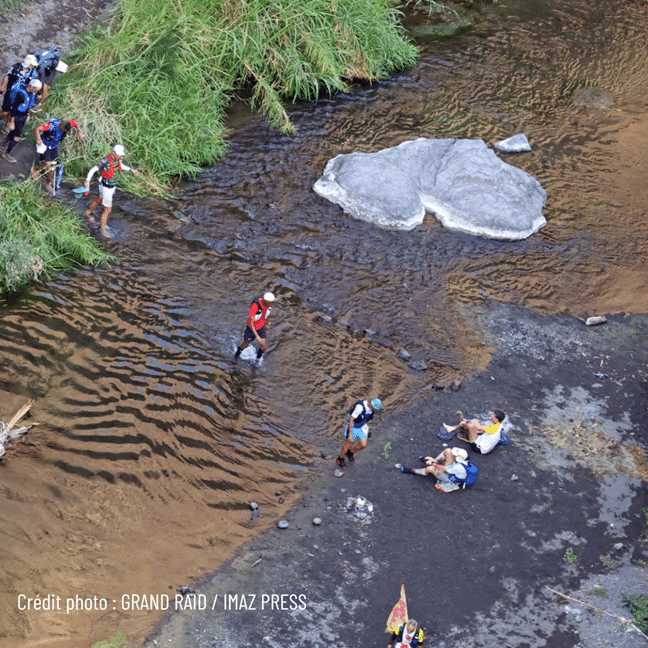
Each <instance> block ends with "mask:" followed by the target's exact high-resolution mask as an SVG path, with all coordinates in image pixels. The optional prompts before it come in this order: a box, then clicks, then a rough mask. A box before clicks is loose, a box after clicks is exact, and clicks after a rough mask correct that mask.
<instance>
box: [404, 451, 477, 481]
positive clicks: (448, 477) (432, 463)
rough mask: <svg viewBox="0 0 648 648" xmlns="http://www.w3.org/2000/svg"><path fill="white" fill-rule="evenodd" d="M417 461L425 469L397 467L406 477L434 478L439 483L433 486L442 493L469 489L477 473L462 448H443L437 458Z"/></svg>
mask: <svg viewBox="0 0 648 648" xmlns="http://www.w3.org/2000/svg"><path fill="white" fill-rule="evenodd" d="M419 460H420V461H422V462H423V463H424V464H425V468H416V469H414V468H406V467H405V466H400V465H398V464H397V467H398V468H400V471H401V472H404V473H405V474H407V475H421V476H423V477H427V476H429V475H432V476H433V477H436V479H437V482H439V483H437V484H435V485H436V487H437V488H439V490H443V491H449V490H458V489H459V488H470V487H471V486H472V485H473V484H474V483H475V479H476V478H477V473H478V472H479V471H478V470H477V466H475V464H473V463H472V461H470V459H468V453H467V452H466V451H465V450H464V449H463V448H445V450H444V451H443V452H442V453H441V454H439V455H438V456H437V457H419ZM441 484H443V485H441ZM452 486H455V488H451V487H452Z"/></svg>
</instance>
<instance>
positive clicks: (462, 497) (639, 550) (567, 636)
mask: <svg viewBox="0 0 648 648" xmlns="http://www.w3.org/2000/svg"><path fill="white" fill-rule="evenodd" d="M479 317H480V321H481V323H482V326H483V330H484V332H485V339H484V341H485V343H487V344H492V345H493V346H495V347H496V352H495V354H494V357H493V360H492V362H491V363H490V365H489V366H488V368H487V369H486V371H484V372H482V373H480V374H478V375H476V376H474V377H473V378H471V379H469V380H467V381H466V382H465V383H464V384H463V385H462V387H461V388H460V389H459V390H458V391H453V390H452V389H449V390H444V391H436V392H432V393H431V394H430V396H429V398H428V399H427V400H426V401H425V402H424V403H423V404H421V405H420V406H419V407H417V408H416V409H415V410H413V411H411V412H408V413H406V414H401V415H397V416H389V415H386V416H383V417H381V419H380V422H379V424H378V425H376V426H374V435H373V438H372V441H371V442H370V447H369V448H368V450H367V451H366V452H364V453H363V454H361V455H360V456H359V457H358V460H357V462H356V465H355V466H354V467H352V468H349V469H347V470H346V471H345V473H344V476H343V477H342V478H335V477H334V468H335V467H334V464H333V460H324V459H323V461H322V465H321V468H320V475H319V477H318V478H317V479H316V480H315V481H314V482H313V483H311V484H310V486H308V487H307V488H306V489H305V491H304V494H303V498H302V500H301V502H300V503H299V504H298V505H297V506H296V507H294V508H293V509H292V511H291V512H290V514H289V515H288V516H287V517H286V520H287V521H288V522H289V525H290V526H289V527H288V529H285V530H279V529H276V530H275V531H273V532H270V533H269V534H267V535H266V536H264V537H263V538H260V539H257V540H253V541H251V542H250V543H249V544H248V545H247V546H246V547H245V548H244V550H242V551H241V552H239V554H238V555H237V556H236V558H235V559H233V560H232V561H230V562H229V563H228V564H227V565H226V566H225V567H224V568H223V569H221V570H219V571H217V572H216V573H215V574H213V575H211V576H209V577H207V578H204V579H202V580H201V581H199V582H198V583H197V584H196V585H195V589H196V592H197V593H198V594H201V595H203V596H204V597H205V598H204V599H200V598H197V597H195V603H191V602H187V603H184V604H182V605H180V608H182V607H183V605H184V606H186V607H187V608H190V607H192V606H200V604H201V602H204V605H206V607H207V609H205V610H199V609H198V610H192V609H178V610H177V611H172V612H171V613H170V614H169V615H168V616H167V618H166V619H165V620H164V621H163V622H162V623H161V624H160V625H159V626H158V628H157V630H156V632H155V633H154V634H153V635H152V636H151V637H150V638H149V641H148V642H146V643H145V646H147V648H152V647H153V646H179V645H182V646H184V647H186V648H194V647H196V648H197V647H200V648H211V647H216V646H219V647H221V646H222V647H225V646H227V647H237V648H239V647H242V646H272V647H273V648H281V647H283V646H285V645H286V643H285V640H286V638H287V637H290V642H289V643H290V645H291V646H296V647H300V648H301V647H303V648H320V647H322V648H323V647H324V646H331V645H334V646H339V647H343V646H344V647H349V648H351V647H352V646H357V645H360V644H362V645H370V646H381V645H386V644H387V636H386V635H384V634H383V633H384V628H385V622H386V620H387V618H388V615H389V612H390V611H391V608H392V606H393V605H394V604H395V603H396V602H397V600H398V597H399V592H400V585H401V584H404V585H405V587H406V591H407V599H408V605H409V612H410V615H411V616H413V617H415V618H417V619H418V620H419V621H420V623H422V625H423V626H424V627H425V629H426V632H427V634H428V635H429V637H430V640H429V641H430V645H434V646H437V647H439V648H444V647H447V648H450V647H455V646H465V645H473V646H482V647H484V648H495V647H498V648H500V647H502V646H507V647H511V648H513V647H516V648H521V647H523V646H524V647H525V648H541V647H543V646H551V647H552V648H574V647H576V646H589V647H591V646H604V645H611V646H615V648H639V647H640V646H644V645H645V639H644V638H643V637H641V636H640V635H638V634H636V633H632V632H630V633H626V632H624V630H623V627H622V624H621V623H620V621H619V620H618V619H616V618H614V616H609V615H616V616H622V617H629V616H630V615H629V613H628V611H627V609H625V608H623V607H622V605H621V599H622V596H623V595H624V594H635V595H638V594H645V593H646V585H645V577H646V570H645V561H646V559H648V551H647V545H646V541H647V539H648V528H647V526H646V519H645V515H644V509H645V507H646V506H647V504H648V499H647V498H646V490H645V488H646V483H645V482H642V481H641V480H639V479H638V478H637V476H636V475H637V472H636V466H637V464H632V462H630V464H629V468H627V469H626V468H625V467H624V466H623V461H624V460H623V459H622V456H623V455H624V452H625V450H626V449H628V448H630V447H631V446H633V445H634V444H639V445H640V446H641V447H644V448H645V446H646V434H645V432H644V430H645V426H646V419H647V410H646V388H647V385H648V383H647V381H646V374H647V370H646V367H647V366H648V351H647V350H646V345H645V341H646V339H647V337H648V318H646V317H645V316H630V317H626V318H622V317H614V318H611V320H610V321H609V322H608V324H607V325H605V326H599V327H586V326H584V324H583V322H582V321H580V320H577V319H575V318H571V317H567V316H557V317H543V316H538V315H533V314H530V313H528V312H526V311H524V310H522V309H518V308H516V307H511V306H483V307H482V308H480V313H479ZM596 374H599V376H598V377H597V375H596ZM605 376H607V377H605ZM496 407H497V408H501V409H503V410H505V412H506V413H507V414H508V420H507V433H508V435H509V438H510V440H511V443H510V444H509V445H507V446H502V445H500V446H498V447H497V448H496V450H495V451H494V452H493V453H492V454H490V455H487V456H481V457H480V456H475V455H474V453H471V458H472V459H473V460H474V462H475V464H476V465H477V466H478V468H479V470H480V472H479V476H478V480H477V482H476V484H475V485H474V487H473V488H472V489H471V490H468V491H459V492H455V493H450V494H445V493H442V492H440V491H438V490H437V489H435V488H434V485H433V481H432V480H428V479H426V478H423V477H418V476H409V475H403V474H402V473H401V472H400V471H398V470H396V469H395V468H394V464H395V463H396V462H400V463H402V464H404V465H414V466H416V465H417V463H418V462H417V457H418V456H419V455H420V454H422V453H423V454H428V453H429V454H435V453H436V452H437V451H439V450H440V449H441V448H442V447H443V442H442V441H440V440H439V439H438V438H437V437H436V432H437V430H438V427H439V424H440V422H441V421H443V420H452V418H453V415H454V412H455V411H456V410H457V409H462V410H463V411H464V412H470V413H471V414H475V415H478V416H480V417H481V418H483V417H484V416H485V415H487V414H488V412H489V410H490V409H492V408H496ZM583 428H585V429H587V430H588V435H589V438H590V439H591V440H592V441H591V444H588V443H586V444H585V446H584V447H585V450H584V451H583V452H582V455H581V454H578V452H579V451H578V450H575V449H573V448H570V450H571V451H573V454H569V453H567V452H565V450H564V449H563V448H561V447H559V446H557V445H554V444H552V443H550V442H549V441H548V439H549V438H550V437H551V432H552V431H555V430H557V429H564V430H565V431H567V432H570V433H573V434H575V435H576V436H578V433H579V432H578V431H579V430H580V429H583ZM600 435H602V437H601V438H604V439H605V440H606V443H607V444H608V447H609V452H607V453H606V452H603V453H602V454H603V455H604V457H602V456H599V457H596V453H598V452H599V450H598V446H597V445H596V443H595V440H596V439H597V438H598V437H599V436H600ZM455 443H456V445H462V444H461V443H460V442H455ZM588 447H589V448H590V449H592V450H596V453H594V452H588V451H587V448H588ZM336 450H337V448H334V447H331V448H329V449H328V451H329V453H330V454H331V455H334V456H335V454H336ZM639 456H641V453H639ZM574 457H578V458H579V461H575V460H574ZM626 458H627V455H626ZM599 459H600V463H599V464H598V467H596V466H595V465H594V464H592V463H591V461H592V460H595V461H599ZM591 466H594V468H595V469H596V470H597V472H593V470H592V468H591ZM638 466H639V469H640V470H641V469H643V471H644V473H643V474H644V478H645V470H646V466H645V462H644V463H643V468H642V466H641V461H640V462H639V464H638ZM608 468H609V469H610V472H607V469H608ZM629 472H631V473H633V474H628V473H629ZM277 496H278V495H277ZM358 496H362V497H364V498H366V499H367V500H369V501H370V502H371V503H372V504H373V505H374V507H375V508H374V513H373V515H371V516H370V517H369V518H366V519H365V520H363V521H360V520H359V519H358V518H357V517H356V516H355V514H354V512H353V511H349V510H348V508H347V501H348V499H349V498H356V497H358ZM261 515H263V511H261ZM316 517H319V518H320V519H321V520H322V524H321V525H320V526H315V525H313V522H312V520H313V519H314V518H316ZM548 588H551V589H553V590H556V591H559V592H562V593H564V594H566V595H569V596H571V597H573V598H574V599H577V600H579V601H582V602H583V603H587V604H589V605H590V606H593V607H588V606H586V605H584V604H581V603H577V602H575V601H570V600H568V599H564V598H562V597H560V596H558V595H557V594H555V593H553V592H551V591H549V589H548ZM272 595H275V596H276V595H278V596H279V597H281V596H282V595H283V599H282V598H276V597H275V599H273V598H272ZM225 597H227V598H225ZM188 600H190V599H188ZM281 605H283V606H284V609H283V610H282V609H277V608H280V607H281ZM212 606H213V608H214V609H212ZM173 607H174V605H173V604H172V605H171V608H172V610H173ZM273 607H274V608H275V609H272V608H273ZM300 607H303V608H304V609H299V608H300ZM224 608H226V609H224ZM291 608H296V609H291ZM594 608H598V610H600V611H597V610H596V609H594Z"/></svg>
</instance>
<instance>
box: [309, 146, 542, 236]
mask: <svg viewBox="0 0 648 648" xmlns="http://www.w3.org/2000/svg"><path fill="white" fill-rule="evenodd" d="M313 189H314V190H315V192H316V193H317V194H319V195H320V196H322V197H324V198H327V199H328V200H330V201H332V202H334V203H336V204H338V205H340V207H342V209H343V210H344V211H345V212H346V213H347V214H349V215H350V216H353V217H355V218H359V219H361V220H365V221H369V222H371V223H375V224H376V225H379V226H380V227H387V228H395V229H405V230H409V229H412V228H414V227H416V226H417V225H419V224H420V223H422V222H423V218H424V217H425V213H426V211H427V212H431V213H433V214H434V215H435V216H436V217H437V218H438V219H439V220H440V221H441V223H442V224H443V225H444V226H445V227H448V228H450V229H453V230H458V231H461V232H468V233H470V234H475V235H477V236H487V237H490V238H496V239H508V240H519V239H523V238H526V237H528V236H531V234H534V233H535V232H537V231H538V230H539V229H540V228H541V227H544V226H545V225H546V224H547V221H546V220H545V218H544V216H543V215H542V208H543V206H544V204H545V201H546V199H547V192H546V191H545V190H544V189H543V188H542V186H541V185H540V183H539V182H538V181H537V180H536V179H535V178H533V177H532V176H530V175H529V174H528V173H526V172H525V171H522V170H521V169H518V168H517V167H514V166H511V165H510V164H506V163H505V162H503V161H502V160H500V159H499V158H498V157H497V155H495V153H494V152H493V151H491V150H490V149H489V148H488V147H487V146H486V144H485V143H484V142H483V141H482V140H457V139H443V140H431V139H425V138H420V139H417V140H414V141H409V142H403V143H402V144H399V145H398V146H395V147H393V148H390V149H385V150H382V151H378V152H376V153H351V154H349V155H338V156H337V157H335V158H333V159H332V160H329V162H328V163H327V165H326V168H325V169H324V173H323V175H322V177H321V178H320V179H319V180H318V181H317V182H316V183H315V185H314V186H313Z"/></svg>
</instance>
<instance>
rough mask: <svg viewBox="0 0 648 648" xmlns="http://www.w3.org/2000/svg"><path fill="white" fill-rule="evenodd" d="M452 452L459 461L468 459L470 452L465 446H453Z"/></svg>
mask: <svg viewBox="0 0 648 648" xmlns="http://www.w3.org/2000/svg"><path fill="white" fill-rule="evenodd" d="M452 454H453V455H454V456H455V458H457V459H459V461H468V453H467V452H466V451H465V450H464V449H463V448H452Z"/></svg>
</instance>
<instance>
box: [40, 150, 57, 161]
mask: <svg viewBox="0 0 648 648" xmlns="http://www.w3.org/2000/svg"><path fill="white" fill-rule="evenodd" d="M57 158H58V146H57V147H56V148H46V149H45V153H39V154H38V159H39V160H40V161H41V162H56V160H57Z"/></svg>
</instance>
